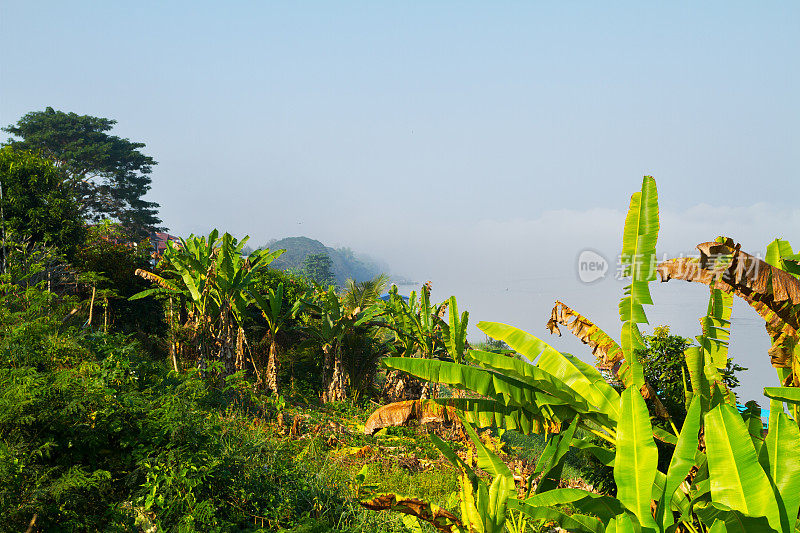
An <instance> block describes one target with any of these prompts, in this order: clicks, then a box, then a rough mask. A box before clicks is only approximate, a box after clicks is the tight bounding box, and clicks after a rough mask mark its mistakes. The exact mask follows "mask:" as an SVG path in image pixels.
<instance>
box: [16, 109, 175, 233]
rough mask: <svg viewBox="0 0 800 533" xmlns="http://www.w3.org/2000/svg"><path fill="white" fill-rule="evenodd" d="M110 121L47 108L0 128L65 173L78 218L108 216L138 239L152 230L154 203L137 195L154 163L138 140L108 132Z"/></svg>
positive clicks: (146, 187)
mask: <svg viewBox="0 0 800 533" xmlns="http://www.w3.org/2000/svg"><path fill="white" fill-rule="evenodd" d="M114 124H116V121H115V120H111V119H107V118H100V117H93V116H89V115H78V114H76V113H65V112H63V111H56V110H54V109H53V108H52V107H48V108H47V109H45V110H44V111H33V112H30V113H28V114H26V115H25V116H23V117H22V118H21V119H20V120H19V121H18V122H17V123H16V124H12V125H10V126H7V127H6V128H3V131H6V132H8V133H11V134H12V135H15V136H16V137H18V139H10V140H9V143H10V144H11V145H12V146H14V147H15V148H22V149H27V150H35V151H38V152H40V154H41V155H42V156H44V157H47V158H48V159H50V160H52V161H53V162H54V164H55V166H56V167H57V168H59V169H61V170H63V171H64V172H65V173H66V175H67V185H68V186H69V187H70V189H71V192H72V194H73V195H74V196H75V197H76V198H77V200H78V204H79V206H80V210H81V213H82V215H83V216H84V218H86V219H87V220H90V221H97V220H102V219H105V218H114V219H116V220H118V221H119V222H120V223H121V224H122V225H123V227H125V228H126V230H127V231H128V232H130V235H131V236H135V237H139V238H144V237H146V236H147V235H148V234H149V232H150V231H152V230H154V229H156V228H157V226H158V224H159V223H160V222H161V220H160V219H159V218H158V207H159V206H158V204H157V203H154V202H148V201H146V200H144V199H143V197H144V195H145V194H146V193H147V191H148V190H149V189H150V182H151V179H150V173H151V172H152V168H153V166H154V165H156V164H157V163H156V161H155V160H154V159H153V158H152V157H150V156H148V155H145V154H143V153H142V152H141V151H140V149H141V148H144V146H145V145H144V143H138V142H132V141H130V140H128V139H123V138H120V137H117V136H116V135H111V134H110V133H109V131H110V130H111V129H112V128H113V127H114Z"/></svg>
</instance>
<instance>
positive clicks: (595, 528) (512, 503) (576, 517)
mask: <svg viewBox="0 0 800 533" xmlns="http://www.w3.org/2000/svg"><path fill="white" fill-rule="evenodd" d="M508 507H509V509H513V510H515V511H521V512H522V513H524V514H525V515H526V516H528V517H529V518H530V519H532V520H552V521H554V522H556V523H557V524H558V525H559V526H561V527H562V528H564V529H566V530H567V531H571V532H574V533H603V532H604V531H605V527H603V523H602V522H601V521H600V520H599V519H598V518H595V517H593V516H587V515H582V514H578V513H575V514H572V515H569V514H567V513H565V512H563V511H559V510H557V509H551V508H550V507H540V506H533V505H528V504H526V503H525V502H523V501H520V500H514V499H511V500H508Z"/></svg>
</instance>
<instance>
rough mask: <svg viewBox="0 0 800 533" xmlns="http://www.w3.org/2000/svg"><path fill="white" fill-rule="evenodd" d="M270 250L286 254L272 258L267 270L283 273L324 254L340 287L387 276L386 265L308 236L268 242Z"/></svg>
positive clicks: (300, 266)
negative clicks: (353, 281) (281, 250)
mask: <svg viewBox="0 0 800 533" xmlns="http://www.w3.org/2000/svg"><path fill="white" fill-rule="evenodd" d="M268 246H269V248H270V250H280V249H285V250H286V252H285V253H284V254H283V255H281V256H280V257H279V258H278V259H276V260H275V261H274V262H273V263H272V265H271V267H272V268H276V269H281V270H285V269H287V268H297V269H300V268H302V267H303V261H304V260H305V258H306V256H307V255H309V254H320V253H325V254H328V257H330V258H331V261H332V262H333V273H334V275H335V276H336V282H337V283H339V284H340V285H341V284H343V283H344V282H345V280H346V279H348V278H352V279H354V280H356V281H364V280H368V279H371V278H374V277H375V276H377V275H378V274H380V273H381V272H386V273H388V270H389V268H388V265H386V264H381V263H379V262H377V261H375V260H373V259H370V258H368V257H365V256H363V255H356V254H355V253H354V252H353V250H351V249H350V248H331V247H329V246H325V245H324V244H322V243H321V242H319V241H318V240H315V239H310V238H308V237H287V238H285V239H281V240H278V241H270V242H269V244H268Z"/></svg>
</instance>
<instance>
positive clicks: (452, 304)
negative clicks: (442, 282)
mask: <svg viewBox="0 0 800 533" xmlns="http://www.w3.org/2000/svg"><path fill="white" fill-rule="evenodd" d="M447 307H448V310H449V313H450V315H449V320H448V321H447V322H445V321H444V319H443V318H441V317H440V316H438V315H437V319H438V322H439V329H440V330H441V332H442V337H443V338H444V345H445V347H446V348H447V354H448V355H449V356H450V357H451V358H452V359H453V361H455V362H456V363H461V362H462V361H464V355H465V350H466V349H467V347H468V346H469V344H468V343H467V325H468V324H469V312H468V311H464V312H463V313H461V316H459V315H458V302H456V297H455V296H451V297H450V299H449V300H448V301H447Z"/></svg>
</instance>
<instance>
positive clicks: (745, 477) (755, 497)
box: [704, 403, 780, 529]
mask: <svg viewBox="0 0 800 533" xmlns="http://www.w3.org/2000/svg"><path fill="white" fill-rule="evenodd" d="M704 421H705V440H706V456H707V458H708V471H709V480H710V485H711V497H712V499H713V502H714V503H715V504H721V505H725V506H727V507H729V508H730V509H732V510H735V511H739V512H741V513H744V514H746V515H748V516H766V517H767V520H768V521H769V524H770V526H772V527H773V528H774V529H780V513H779V510H778V505H777V502H776V500H775V496H774V494H773V490H772V485H771V484H770V482H769V479H768V478H767V475H766V473H765V472H764V470H763V469H762V468H761V465H760V464H759V462H758V458H757V456H756V451H755V448H754V447H753V443H752V441H751V440H750V434H749V433H748V431H747V426H746V425H745V423H744V421H743V420H742V417H741V416H740V415H739V413H738V412H737V411H736V409H735V408H733V407H731V406H730V405H728V404H724V403H722V404H719V405H717V406H716V407H714V408H713V409H711V410H710V411H709V412H708V413H706V415H705V417H704Z"/></svg>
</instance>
